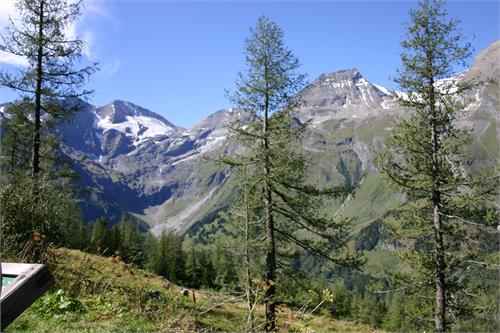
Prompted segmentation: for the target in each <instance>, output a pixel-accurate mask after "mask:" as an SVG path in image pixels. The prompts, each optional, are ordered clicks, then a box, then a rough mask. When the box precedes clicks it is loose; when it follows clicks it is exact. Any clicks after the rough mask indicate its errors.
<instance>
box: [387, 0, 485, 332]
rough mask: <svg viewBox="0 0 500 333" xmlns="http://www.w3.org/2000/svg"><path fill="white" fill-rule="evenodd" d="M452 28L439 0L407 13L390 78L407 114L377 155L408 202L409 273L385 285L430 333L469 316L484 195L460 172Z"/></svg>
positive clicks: (458, 86) (456, 36)
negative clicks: (400, 293)
mask: <svg viewBox="0 0 500 333" xmlns="http://www.w3.org/2000/svg"><path fill="white" fill-rule="evenodd" d="M458 24H459V21H458V20H450V19H449V18H448V15H447V12H446V10H445V9H444V3H443V1H440V0H423V1H421V2H420V3H419V6H418V8H417V9H414V10H411V11H410V23H409V25H408V27H407V32H406V37H405V38H404V40H403V41H402V42H401V46H402V48H403V51H402V54H401V60H402V67H401V69H400V70H399V71H398V73H397V76H396V78H395V82H396V83H397V84H398V85H399V87H400V90H401V91H403V92H404V94H402V95H401V97H400V98H399V101H400V103H401V104H402V106H404V107H405V108H407V109H408V110H410V115H409V116H408V117H403V118H401V119H399V120H398V121H397V122H396V126H395V130H394V131H393V133H392V137H391V138H390V139H389V140H388V142H387V143H386V149H385V151H384V152H382V153H381V154H380V156H379V157H380V158H379V164H380V167H381V170H382V173H383V174H384V175H385V176H386V177H387V179H388V180H389V181H390V182H391V183H392V184H394V185H396V187H397V188H399V189H400V190H402V191H403V192H405V193H407V196H408V198H409V201H410V203H409V204H408V209H405V210H404V211H405V213H403V216H404V218H405V221H404V225H403V228H402V229H403V231H404V233H403V234H404V236H405V237H407V238H409V239H413V240H414V246H413V248H412V250H410V251H406V253H405V257H406V258H407V259H409V262H410V264H411V267H412V268H413V269H414V271H413V272H412V273H411V274H409V275H406V274H404V273H397V274H396V276H395V277H396V279H395V280H394V281H393V282H395V283H401V284H399V286H398V288H397V289H399V290H407V291H410V290H412V291H411V292H410V293H411V294H412V295H413V296H414V298H415V300H416V301H418V302H421V303H422V304H423V303H425V304H426V306H429V308H430V309H432V308H433V310H431V311H430V313H428V314H427V313H425V311H424V312H422V313H421V314H420V316H421V317H422V318H420V319H422V320H428V319H429V318H427V315H429V316H430V317H431V318H433V319H431V320H433V322H434V329H435V330H436V331H438V332H443V331H445V330H448V329H449V328H450V323H451V321H452V319H453V318H456V317H457V316H460V315H470V314H471V312H470V308H469V309H468V308H467V306H466V305H467V300H468V299H469V296H468V295H471V294H470V293H467V292H466V291H467V288H468V285H469V286H470V282H471V281H472V280H473V277H472V276H471V274H470V272H467V270H468V269H469V268H468V267H469V266H470V260H471V258H472V256H473V252H475V250H474V248H477V244H473V246H470V244H471V242H474V241H475V239H474V238H475V237H477V233H478V231H477V227H478V226H480V225H484V224H485V223H486V222H485V220H484V219H482V218H481V215H482V214H483V213H484V212H485V210H484V209H482V208H481V206H482V205H481V200H482V199H479V198H480V197H481V196H482V197H483V198H484V195H487V194H488V191H487V190H486V187H483V188H482V190H483V191H482V193H479V192H478V191H476V190H475V188H477V185H478V184H481V183H483V184H484V179H483V181H482V180H480V179H473V177H472V176H471V173H470V172H467V170H466V169H465V168H464V161H465V160H466V159H467V158H466V151H465V147H467V146H468V144H469V142H470V140H471V135H470V132H468V131H467V130H465V129H460V128H459V127H458V126H457V122H456V120H457V117H458V116H459V115H460V113H461V112H462V111H463V110H464V109H465V107H466V105H467V98H466V97H464V92H465V91H467V90H468V89H470V88H471V87H472V86H474V85H475V84H473V83H472V82H465V81H464V80H460V79H448V80H444V79H447V78H450V77H452V76H453V75H454V74H455V70H456V68H460V66H464V65H465V64H466V60H467V59H468V58H469V56H470V55H471V45H470V43H468V42H466V41H465V38H464V36H463V35H462V33H461V32H460V30H459V27H458ZM471 211H474V213H473V214H470V212H471ZM467 212H469V213H467ZM460 214H464V215H460ZM460 216H462V217H460ZM468 217H473V219H474V221H470V220H466V219H465V218H468ZM476 252H477V251H476ZM471 271H472V270H471ZM471 278H472V279H471ZM403 280H404V281H405V282H404V283H402V282H401V281H403ZM397 281H399V282H397ZM432 302H433V303H434V306H432ZM423 308H424V307H423V306H422V307H420V310H421V309H423ZM420 310H419V311H420ZM426 318H427V319H426ZM425 325H427V324H425ZM425 325H424V327H425Z"/></svg>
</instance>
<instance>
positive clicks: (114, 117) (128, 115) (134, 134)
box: [95, 101, 179, 143]
mask: <svg viewBox="0 0 500 333" xmlns="http://www.w3.org/2000/svg"><path fill="white" fill-rule="evenodd" d="M95 117H96V122H95V124H96V127H97V128H98V129H101V130H102V131H103V134H105V133H106V132H107V131H110V130H115V131H118V132H120V133H123V134H124V135H125V136H126V137H128V138H130V139H131V140H132V141H133V142H134V143H140V142H142V141H144V140H146V139H148V138H152V137H155V136H160V135H171V134H172V133H174V132H177V131H178V130H179V128H178V127H176V126H175V125H173V124H172V123H170V122H169V121H167V120H166V119H164V118H163V117H161V116H160V115H158V114H156V113H154V112H152V111H150V110H147V109H144V108H142V107H140V106H137V105H135V104H133V103H130V102H126V101H114V102H112V103H110V104H108V105H106V106H104V107H101V108H97V109H96V110H95Z"/></svg>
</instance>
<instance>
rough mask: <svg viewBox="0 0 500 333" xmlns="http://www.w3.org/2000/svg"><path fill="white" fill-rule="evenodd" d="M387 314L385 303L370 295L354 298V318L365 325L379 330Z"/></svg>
mask: <svg viewBox="0 0 500 333" xmlns="http://www.w3.org/2000/svg"><path fill="white" fill-rule="evenodd" d="M386 312H387V309H386V307H385V304H384V302H383V301H381V300H379V299H377V298H376V297H375V296H372V295H370V294H368V293H365V294H364V295H363V296H359V295H356V296H355V297H354V298H353V301H352V317H353V318H356V320H358V321H360V322H362V323H364V324H369V325H371V326H373V327H377V328H379V327H380V326H381V325H382V322H383V319H384V316H385V314H386Z"/></svg>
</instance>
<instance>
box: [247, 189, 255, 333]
mask: <svg viewBox="0 0 500 333" xmlns="http://www.w3.org/2000/svg"><path fill="white" fill-rule="evenodd" d="M244 204H245V261H246V280H247V288H246V289H247V290H246V294H247V307H248V320H247V322H248V328H249V331H250V332H253V330H254V315H253V307H254V303H255V296H254V290H253V289H254V288H253V283H252V273H251V271H250V263H251V261H250V208H249V203H248V189H247V186H246V185H245V188H244Z"/></svg>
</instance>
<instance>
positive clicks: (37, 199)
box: [0, 175, 83, 262]
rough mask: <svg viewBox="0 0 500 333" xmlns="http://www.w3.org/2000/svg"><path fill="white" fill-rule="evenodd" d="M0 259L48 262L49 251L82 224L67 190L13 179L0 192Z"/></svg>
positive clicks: (43, 182)
mask: <svg viewBox="0 0 500 333" xmlns="http://www.w3.org/2000/svg"><path fill="white" fill-rule="evenodd" d="M0 210H1V211H2V224H1V231H2V244H1V245H2V258H3V259H5V260H7V259H10V260H15V261H24V262H47V260H48V259H49V258H48V257H47V256H50V253H48V252H47V251H48V249H50V248H52V247H54V246H59V245H66V243H67V235H68V234H70V233H71V230H72V229H73V228H74V227H75V225H80V226H81V224H82V223H83V222H82V220H81V216H80V214H79V210H78V208H77V206H76V203H75V201H74V199H73V197H72V193H71V192H70V191H68V187H67V186H66V185H65V184H64V183H63V184H59V185H58V184H57V183H54V182H53V181H51V180H50V179H46V178H39V179H36V180H34V179H33V178H31V177H28V176H21V175H19V176H15V177H13V178H11V179H10V180H9V181H8V182H6V183H3V184H2V188H1V189H0Z"/></svg>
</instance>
